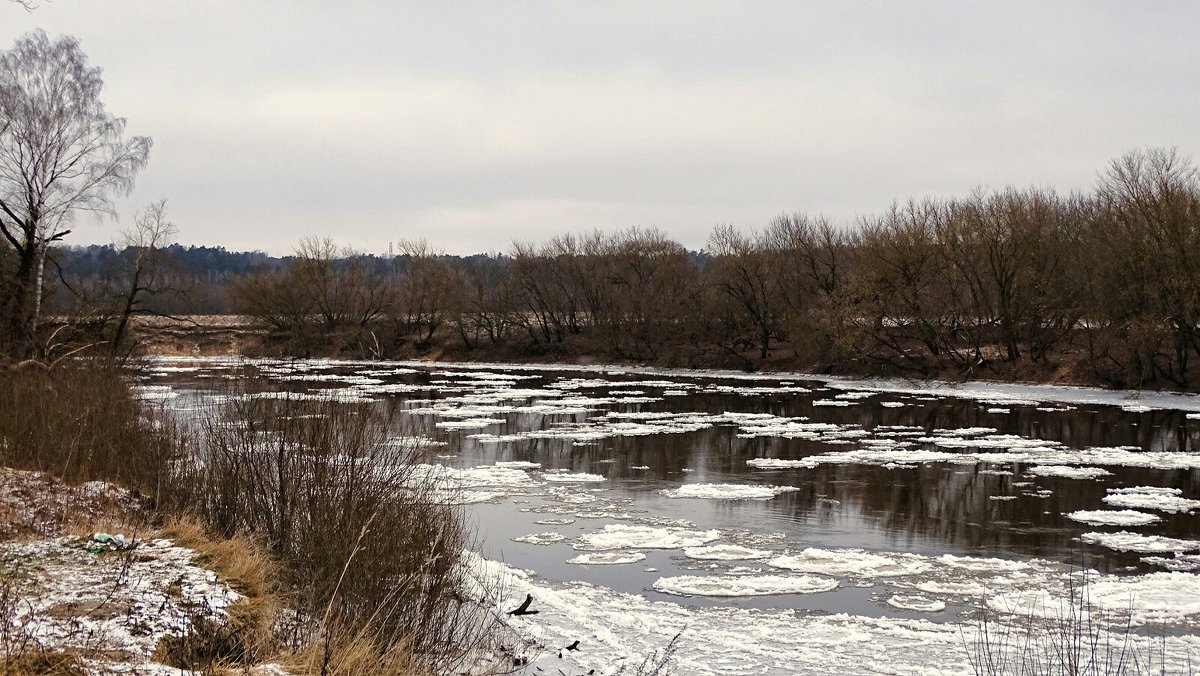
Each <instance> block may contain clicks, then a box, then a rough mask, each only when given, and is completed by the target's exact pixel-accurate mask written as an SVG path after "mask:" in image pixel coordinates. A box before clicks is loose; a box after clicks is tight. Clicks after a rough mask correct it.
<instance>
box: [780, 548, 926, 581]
mask: <svg viewBox="0 0 1200 676" xmlns="http://www.w3.org/2000/svg"><path fill="white" fill-rule="evenodd" d="M767 565H769V566H771V567H772V568H781V569H784V570H791V571H796V572H801V573H823V574H825V575H842V576H854V577H890V576H894V575H913V574H916V573H920V572H922V571H924V570H926V569H928V568H929V564H928V563H927V562H926V561H924V560H923V559H922V558H921V557H919V556H915V555H912V554H892V555H887V556H885V555H882V554H872V553H869V552H865V551H863V550H861V549H818V548H815V547H809V548H807V549H804V550H803V551H801V552H800V553H798V554H786V555H783V556H777V557H775V558H773V559H771V560H770V561H767Z"/></svg>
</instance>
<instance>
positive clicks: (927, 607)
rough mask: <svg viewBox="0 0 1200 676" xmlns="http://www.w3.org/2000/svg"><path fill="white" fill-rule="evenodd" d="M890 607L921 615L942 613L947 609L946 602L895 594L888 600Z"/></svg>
mask: <svg viewBox="0 0 1200 676" xmlns="http://www.w3.org/2000/svg"><path fill="white" fill-rule="evenodd" d="M887 603H888V605H889V606H892V607H893V608H899V609H900V610H913V611H916V612H920V613H940V612H942V611H943V610H945V609H946V602H945V601H941V600H939V599H931V598H926V597H924V596H911V595H900V594H895V595H893V596H892V597H891V598H889V599H888V600H887Z"/></svg>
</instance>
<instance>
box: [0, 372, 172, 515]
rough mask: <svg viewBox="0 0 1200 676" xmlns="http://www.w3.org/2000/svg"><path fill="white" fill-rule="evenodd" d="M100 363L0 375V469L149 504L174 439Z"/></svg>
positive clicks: (122, 381)
mask: <svg viewBox="0 0 1200 676" xmlns="http://www.w3.org/2000/svg"><path fill="white" fill-rule="evenodd" d="M165 422H166V420H164V419H161V418H160V419H153V418H152V416H151V415H150V411H148V410H147V408H146V407H144V406H143V405H142V404H141V402H139V401H137V400H136V399H135V398H134V396H133V394H132V392H131V391H130V388H129V384H128V382H127V381H126V376H125V374H124V373H123V372H122V371H121V369H120V368H119V367H118V366H117V365H116V364H114V363H112V362H110V361H107V360H102V359H90V358H88V359H83V358H81V359H77V360H70V361H66V362H62V363H59V364H58V365H56V366H54V367H51V368H11V369H3V370H0V463H2V464H3V465H5V466H7V467H12V468H16V469H27V470H38V471H42V472H46V473H48V474H51V475H53V476H54V477H56V478H58V479H61V480H62V481H65V482H67V483H69V484H80V483H83V482H86V481H92V480H105V481H111V482H114V483H117V484H120V485H121V486H125V487H127V488H129V489H131V490H133V491H136V492H137V493H136V494H137V495H138V496H144V497H145V498H146V499H148V500H149V501H151V502H154V501H156V500H157V499H158V498H159V496H160V495H161V493H162V488H163V482H164V481H166V480H167V478H168V475H169V469H170V463H171V461H172V460H173V459H174V458H175V457H176V456H177V455H178V453H179V451H180V449H179V441H180V440H179V439H178V438H177V437H175V436H174V435H173V434H172V433H171V430H170V429H169V426H168V427H164V426H163V425H164V423H165Z"/></svg>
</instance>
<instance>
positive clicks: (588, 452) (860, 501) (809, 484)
mask: <svg viewBox="0 0 1200 676" xmlns="http://www.w3.org/2000/svg"><path fill="white" fill-rule="evenodd" d="M160 366H162V365H160ZM192 368H195V369H196V370H189V369H192ZM488 373H490V374H492V375H480V374H488ZM314 375H319V376H320V379H317V378H307V377H306V376H314ZM230 377H233V378H247V379H249V378H258V379H263V380H265V381H267V382H268V385H267V386H268V387H271V388H279V389H287V390H291V391H297V392H306V393H309V392H314V391H318V390H331V389H339V388H342V389H344V388H348V387H360V388H361V391H362V392H363V393H364V396H370V397H371V398H374V399H381V398H384V397H393V398H396V399H399V400H401V401H402V402H403V406H405V407H406V408H409V409H418V410H428V409H431V408H434V409H439V410H442V411H443V412H446V411H452V410H453V409H454V408H456V407H464V406H465V407H472V406H475V407H478V406H496V405H497V403H498V402H499V405H500V406H501V407H505V406H507V407H518V408H519V407H528V406H535V405H543V406H545V405H550V406H551V408H550V409H546V410H545V411H543V412H522V411H508V412H502V411H501V412H497V411H495V410H493V411H491V412H489V413H484V414H483V415H485V416H487V417H490V418H492V419H495V420H502V421H503V422H502V423H500V424H489V425H486V426H483V427H477V428H470V429H447V428H445V427H441V426H438V423H439V422H445V421H447V420H450V421H454V420H461V419H462V417H461V416H460V417H454V416H445V415H439V414H437V413H429V412H425V413H418V414H413V415H412V416H411V421H412V423H413V424H415V425H416V426H417V427H418V428H419V429H420V430H421V433H422V434H423V435H425V436H428V437H431V438H434V439H437V440H439V441H442V442H445V443H446V445H445V446H441V447H436V448H433V449H431V450H430V452H429V455H430V457H429V462H431V463H439V464H445V465H448V466H451V467H455V468H470V467H476V466H480V465H493V464H495V463H497V462H513V461H526V462H529V463H538V464H540V466H541V469H542V470H568V471H569V472H572V473H589V474H596V475H601V476H603V477H604V480H603V481H595V482H588V483H577V484H576V483H563V484H554V485H552V486H551V485H547V484H542V485H541V487H540V488H537V489H528V488H525V489H521V490H513V491H509V492H507V493H505V494H504V495H503V496H501V497H497V498H494V499H492V500H490V501H487V502H481V503H476V504H470V505H468V506H467V507H466V508H467V509H468V510H469V517H470V519H471V520H472V521H473V522H474V523H475V524H477V526H478V532H479V537H480V539H481V545H482V549H483V553H484V554H485V556H488V557H490V558H494V559H499V560H503V561H506V562H507V563H509V564H511V565H514V566H517V567H520V568H527V569H532V570H534V571H536V572H537V573H538V574H539V575H541V576H542V577H544V578H547V579H551V580H561V581H571V580H584V581H588V582H593V583H596V584H601V585H605V586H608V587H611V588H613V589H616V590H619V591H626V592H630V593H640V594H645V595H647V596H649V597H652V598H659V599H664V600H666V599H670V600H673V601H675V602H679V603H686V604H733V605H737V606H739V607H794V608H807V609H810V610H815V611H829V612H843V611H844V612H852V613H857V614H865V615H877V614H897V615H903V613H902V612H898V611H896V610H895V609H892V608H888V607H887V606H886V604H884V603H882V602H881V599H882V598H886V596H887V593H886V592H881V589H880V588H879V587H874V588H871V587H860V586H855V585H842V586H841V587H840V588H839V589H838V590H837V591H836V592H835V593H832V594H828V593H826V594H812V595H803V594H786V595H774V596H755V597H745V596H740V597H734V598H728V599H725V598H713V597H680V596H668V595H666V594H660V593H658V592H655V591H653V590H652V589H651V586H652V585H653V584H654V582H655V580H657V579H658V578H660V577H662V576H669V575H700V574H707V573H713V572H715V573H720V572H726V571H727V570H728V569H729V568H731V567H732V566H752V567H754V568H764V566H763V565H762V562H761V561H759V562H754V561H721V562H713V561H702V560H693V559H689V558H687V557H684V556H682V555H681V552H680V550H679V549H643V550H641V551H642V552H643V553H644V554H645V556H646V558H645V559H644V560H642V561H638V562H636V563H630V564H623V565H579V564H571V563H567V560H568V559H570V558H572V557H573V556H575V555H577V554H579V552H578V551H576V550H575V549H574V548H573V546H572V544H573V541H574V540H575V538H577V537H578V536H579V535H581V534H584V533H588V532H593V531H597V530H600V529H602V528H603V527H604V526H605V525H607V524H615V523H628V522H631V520H632V521H633V522H639V521H638V520H639V519H641V520H642V521H640V522H645V520H647V519H650V520H654V522H655V523H670V522H689V523H691V524H693V526H692V528H693V529H695V530H707V529H719V530H720V531H721V533H722V535H723V539H724V541H727V542H736V543H747V546H757V547H762V548H767V549H771V550H773V551H779V552H783V551H785V550H786V551H796V550H800V549H803V548H806V547H816V548H822V549H838V548H861V549H864V550H867V551H871V552H909V553H917V554H924V555H929V556H940V555H942V554H954V555H958V556H977V557H997V558H1006V559H1025V558H1030V557H1037V558H1043V559H1050V560H1053V561H1060V562H1065V563H1070V564H1080V563H1085V564H1086V565H1088V566H1090V567H1093V568H1096V569H1098V570H1100V571H1101V572H1113V573H1121V574H1137V573H1144V572H1149V571H1152V570H1158V569H1156V568H1155V567H1153V566H1151V565H1149V564H1146V563H1143V562H1141V561H1140V560H1139V557H1140V556H1142V555H1139V554H1136V553H1130V552H1119V551H1116V550H1113V549H1109V548H1106V547H1102V546H1098V545H1089V544H1084V543H1082V542H1081V541H1080V539H1079V538H1080V536H1081V534H1083V533H1085V532H1091V531H1097V530H1101V531H1104V530H1108V531H1115V530H1120V529H1119V528H1113V527H1098V526H1094V525H1087V524H1084V523H1079V522H1076V521H1072V520H1070V519H1068V518H1067V517H1066V514H1067V513H1069V512H1072V511H1075V510H1101V509H1106V508H1108V507H1107V506H1106V505H1105V504H1104V503H1103V502H1102V499H1103V498H1104V497H1105V495H1106V494H1107V491H1108V489H1111V488H1116V487H1128V486H1154V487H1167V488H1178V489H1181V490H1182V496H1184V497H1187V498H1200V470H1197V469H1156V468H1153V467H1130V466H1124V465H1108V464H1104V465H1103V469H1104V470H1107V471H1108V472H1110V474H1108V475H1105V476H1102V477H1100V478H1085V479H1081V478H1066V477H1059V476H1035V475H1033V474H1030V473H1028V472H1027V471H1026V470H1027V469H1028V464H1027V463H1023V462H1007V463H999V462H991V463H982V462H981V463H951V462H893V463H862V462H833V463H825V464H817V465H816V466H815V467H787V468H782V469H759V468H754V467H751V466H749V465H748V464H747V461H748V460H752V459H756V458H775V459H782V460H802V459H805V458H810V457H813V456H817V455H820V454H827V453H841V452H846V451H852V450H856V449H862V448H866V447H868V446H869V444H867V443H866V441H865V440H867V439H870V438H875V437H876V436H877V433H878V432H880V431H881V430H889V429H904V430H907V431H908V432H910V434H909V435H908V437H906V438H907V439H910V440H911V439H921V438H924V437H922V436H921V435H922V434H923V435H926V436H927V435H931V434H935V433H936V432H937V431H938V430H961V429H964V428H990V429H992V430H994V432H988V433H986V434H990V435H1015V436H1018V437H1022V438H1025V439H1036V440H1043V441H1045V442H1048V443H1051V444H1054V445H1056V447H1057V446H1061V448H1064V449H1081V450H1082V449H1089V448H1094V447H1102V448H1114V447H1125V448H1126V450H1137V451H1138V452H1142V453H1145V452H1150V453H1153V452H1178V453H1195V452H1196V451H1197V444H1198V442H1200V420H1197V419H1190V418H1188V417H1187V415H1186V412H1184V411H1177V410H1149V411H1144V412H1130V411H1127V410H1123V409H1122V408H1121V407H1120V406H1117V405H1098V404H1093V405H1082V404H1073V405H1070V406H1066V405H1063V404H1059V403H1054V402H1050V401H1041V400H1039V401H1019V400H1015V401H1013V402H980V401H975V400H971V399H962V398H953V397H945V398H935V397H930V396H918V395H914V394H897V393H891V392H865V393H860V394H857V395H854V396H855V397H856V398H853V399H849V400H846V399H843V400H841V401H849V402H850V405H844V406H843V405H819V404H817V403H816V402H826V403H828V402H830V401H837V400H836V399H834V398H835V397H837V396H838V395H839V394H845V390H844V389H839V388H831V387H829V386H828V385H827V383H825V382H821V381H805V380H801V379H798V378H784V379H781V378H778V377H770V376H764V377H762V378H760V379H746V378H741V377H733V376H730V375H726V374H716V375H712V376H706V375H704V374H697V373H695V372H688V373H686V374H676V373H667V372H655V373H652V374H647V373H645V372H629V371H622V370H620V369H607V370H606V369H596V370H590V371H576V370H562V371H556V370H537V369H519V370H511V369H509V368H506V367H503V366H480V365H477V364H473V365H469V366H468V365H464V366H462V367H455V366H452V365H446V364H429V365H416V364H404V365H394V364H389V363H374V364H368V363H335V362H262V363H257V364H242V365H235V364H231V363H228V362H196V363H187V362H182V361H173V362H170V363H169V365H166V366H165V368H160V369H159V370H157V371H155V370H154V369H152V373H151V375H150V376H148V380H147V382H148V383H149V384H154V385H169V386H170V387H172V388H174V389H175V390H176V391H186V392H188V393H189V394H190V395H198V396H203V395H204V393H206V392H210V391H214V390H216V389H218V387H217V386H216V385H215V383H217V382H220V381H223V380H226V379H227V378H230ZM343 377H345V378H346V380H339V378H343ZM367 381H372V382H367ZM364 383H366V384H365V385H364ZM388 386H401V387H392V389H394V390H395V389H405V388H404V387H403V386H412V387H414V388H419V389H416V390H415V391H411V392H399V393H393V394H385V393H382V392H381V390H383V389H386V388H387V387H388ZM797 388H804V389H807V390H809V391H807V392H798V391H794V390H796V389H797ZM1033 391H1036V389H1034V390H1033ZM506 393H507V395H506ZM508 395H511V396H510V397H509V398H505V396H508ZM579 398H584V401H585V403H584V404H581V405H580V406H579V407H580V408H586V409H587V410H586V411H579V410H574V409H572V408H571V407H570V406H564V407H561V409H560V410H562V411H565V412H556V411H555V410H554V409H553V406H558V405H559V403H558V402H562V401H563V400H564V399H570V400H578V399H579ZM588 400H590V401H588ZM439 407H440V408H439ZM611 413H618V414H630V415H634V414H637V415H640V416H642V418H636V419H635V421H637V420H655V419H656V418H654V415H653V414H683V413H700V414H706V415H721V414H725V413H749V414H772V415H773V416H776V417H778V418H781V419H800V418H807V421H805V422H809V423H813V422H823V423H832V424H836V425H838V426H842V427H843V428H844V429H850V430H860V432H859V434H861V436H859V437H855V436H853V435H849V436H845V437H838V438H833V439H830V438H817V439H813V438H787V437H785V436H779V435H775V434H770V433H767V434H747V430H746V429H744V428H743V427H739V425H737V424H735V423H733V422H728V421H726V422H717V423H712V424H707V425H703V426H701V427H700V428H699V429H690V430H689V431H683V432H672V433H657V432H654V431H650V432H646V431H645V430H641V431H638V432H637V434H633V435H624V434H607V433H605V432H604V430H605V429H607V428H604V427H603V425H601V427H600V428H599V429H600V432H599V433H598V434H596V438H589V439H586V440H583V441H581V440H580V439H579V438H575V439H572V438H559V437H553V436H551V437H548V438H536V437H530V436H521V435H524V434H527V433H530V432H539V431H540V432H546V431H550V432H553V431H554V430H559V429H562V428H563V427H564V425H566V426H570V425H576V426H579V425H584V426H586V425H589V424H592V425H595V424H596V423H597V421H602V420H604V419H605V418H604V417H605V416H606V415H608V414H611ZM648 414H649V415H648ZM468 418H469V416H468ZM660 419H665V420H671V417H670V415H664V416H662V417H661V418H660ZM617 420H624V419H623V418H622V419H617ZM897 426H903V427H897ZM589 429H590V428H589ZM610 431H611V430H610ZM479 434H486V435H496V436H499V437H504V436H505V435H508V436H509V437H511V438H509V439H508V440H497V439H496V438H495V437H487V438H483V439H480V438H478V437H476V436H475V435H479ZM903 450H905V451H914V452H915V451H938V450H940V451H947V450H949V451H952V452H953V451H962V452H964V453H965V452H971V451H973V450H977V449H973V448H972V447H970V446H967V447H965V448H960V447H951V448H946V447H939V446H938V445H937V444H934V443H929V442H913V443H912V444H911V445H910V446H907V447H905V448H904V449H903ZM990 450H1002V449H990ZM1042 464H1046V463H1042ZM695 483H711V484H738V485H771V486H779V487H792V488H795V489H797V490H794V491H787V492H781V493H779V494H778V495H776V496H775V497H773V498H771V499H766V500H722V499H703V498H671V497H667V496H666V495H664V493H663V491H664V490H669V489H675V488H678V487H679V486H681V485H684V484H695ZM581 496H583V497H586V498H588V499H592V498H594V501H593V502H591V503H575V502H573V500H574V499H577V498H578V499H583V497H581ZM582 504H587V505H594V504H599V505H602V506H603V509H595V510H591V511H589V509H590V507H589V509H583V510H580V509H578V508H579V507H580V506H581V505H582ZM614 515H616V516H614ZM1160 516H1161V517H1162V520H1161V521H1160V522H1159V523H1156V524H1154V525H1152V526H1148V527H1142V528H1138V529H1136V530H1137V531H1138V532H1139V533H1144V534H1153V535H1161V536H1166V537H1170V538H1180V539H1196V538H1198V537H1200V519H1198V518H1197V517H1196V516H1195V515H1193V514H1188V513H1178V514H1171V513H1161V514H1160ZM548 518H549V519H553V518H559V519H561V520H563V521H565V520H568V519H570V520H571V523H557V524H552V525H539V524H536V523H535V522H536V521H539V520H546V519H548ZM542 532H557V533H560V534H562V535H563V536H565V538H566V539H565V540H564V541H562V542H557V543H553V544H526V543H520V542H514V541H513V540H512V538H515V537H520V536H525V535H528V534H531V533H542ZM952 611H953V608H951V609H950V610H949V611H947V612H952ZM924 617H930V615H929V614H925V615H924Z"/></svg>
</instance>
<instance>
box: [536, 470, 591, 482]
mask: <svg viewBox="0 0 1200 676" xmlns="http://www.w3.org/2000/svg"><path fill="white" fill-rule="evenodd" d="M542 478H543V479H545V480H546V481H551V482H554V483H596V482H599V481H604V480H605V478H604V476H603V475H601V474H588V473H587V472H579V473H577V474H569V473H563V474H544V475H542Z"/></svg>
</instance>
